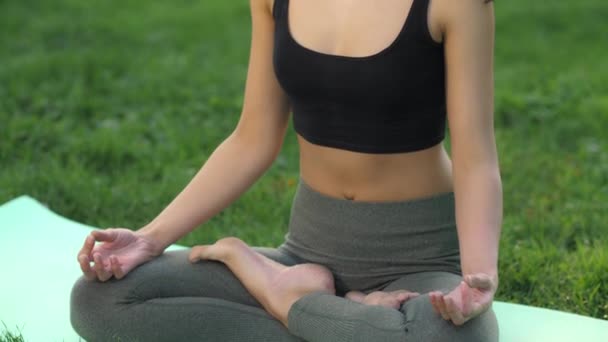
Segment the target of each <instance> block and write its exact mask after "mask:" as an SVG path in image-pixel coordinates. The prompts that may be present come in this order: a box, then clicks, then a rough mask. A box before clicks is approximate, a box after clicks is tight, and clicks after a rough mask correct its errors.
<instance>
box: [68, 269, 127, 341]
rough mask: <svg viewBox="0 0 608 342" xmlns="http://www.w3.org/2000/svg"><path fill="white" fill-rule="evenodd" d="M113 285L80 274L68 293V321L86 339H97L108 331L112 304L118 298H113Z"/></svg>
mask: <svg viewBox="0 0 608 342" xmlns="http://www.w3.org/2000/svg"><path fill="white" fill-rule="evenodd" d="M113 292H115V289H114V286H112V285H111V284H110V283H109V282H108V283H102V282H99V281H96V280H88V279H86V278H85V277H84V276H81V277H80V278H78V279H77V280H76V282H75V283H74V285H73V286H72V290H71V293H70V323H71V325H72V328H73V329H74V330H75V331H76V332H77V333H78V335H80V336H81V337H83V338H85V339H86V340H87V341H90V340H93V341H95V340H98V339H99V338H100V336H105V335H104V334H105V333H107V332H108V331H109V329H108V328H109V323H110V322H109V321H110V320H111V319H112V317H113V316H114V315H113V314H112V311H113V306H114V305H116V304H117V303H118V302H119V300H116V298H113V297H112V295H113Z"/></svg>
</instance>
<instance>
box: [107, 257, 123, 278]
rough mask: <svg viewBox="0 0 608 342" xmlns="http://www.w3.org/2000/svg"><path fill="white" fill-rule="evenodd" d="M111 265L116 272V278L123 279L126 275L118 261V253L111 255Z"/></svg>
mask: <svg viewBox="0 0 608 342" xmlns="http://www.w3.org/2000/svg"><path fill="white" fill-rule="evenodd" d="M110 266H111V268H112V273H114V277H115V278H116V279H122V278H123V277H124V276H125V274H124V272H123V270H122V267H121V265H120V262H119V261H118V257H116V255H110Z"/></svg>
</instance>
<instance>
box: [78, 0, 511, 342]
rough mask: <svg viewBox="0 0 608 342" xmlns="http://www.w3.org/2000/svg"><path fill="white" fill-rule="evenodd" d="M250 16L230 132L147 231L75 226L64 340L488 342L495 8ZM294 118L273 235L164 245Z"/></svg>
mask: <svg viewBox="0 0 608 342" xmlns="http://www.w3.org/2000/svg"><path fill="white" fill-rule="evenodd" d="M251 13H252V22H253V25H252V27H253V29H252V45H251V55H250V65H249V71H248V75H247V83H246V90H245V101H244V106H243V110H242V113H241V118H240V121H239V122H238V125H237V127H236V129H235V130H234V132H233V133H232V134H231V135H230V136H229V137H228V138H227V139H226V140H225V141H224V142H222V144H220V145H219V147H218V148H217V149H216V150H215V151H214V153H213V154H212V155H211V157H210V158H209V159H208V160H207V162H206V163H205V165H204V166H203V167H202V168H201V170H200V171H199V172H198V174H197V175H196V176H195V177H194V178H193V179H192V181H191V182H190V184H188V186H187V187H186V188H185V189H184V190H183V191H182V192H181V193H180V194H179V195H178V196H177V197H176V198H175V199H174V200H173V202H171V204H170V205H169V206H168V207H167V208H165V210H163V211H162V212H161V213H160V214H159V215H158V217H156V218H155V219H154V220H153V221H152V222H151V223H149V224H148V225H146V226H145V227H143V228H141V229H139V230H137V231H135V232H132V231H131V230H128V229H123V228H115V229H107V230H103V231H94V232H93V233H91V235H90V236H88V237H87V239H86V241H85V244H84V246H83V248H82V250H81V251H80V252H79V254H78V260H79V262H80V265H81V268H82V270H83V273H84V276H83V277H81V279H79V280H78V281H77V282H76V284H75V285H74V289H73V291H72V303H71V305H72V312H71V320H72V325H73V326H74V328H75V329H76V331H77V332H78V333H79V334H81V335H82V336H83V337H85V338H86V339H87V340H90V341H94V340H108V339H111V338H112V337H118V338H121V339H122V340H138V339H140V340H142V341H153V340H187V341H194V340H205V341H299V340H302V339H303V340H306V341H497V340H498V326H497V322H496V318H495V315H494V313H493V311H492V309H491V303H492V300H493V297H494V294H495V292H496V289H497V286H498V270H497V261H498V260H497V258H498V242H499V236H500V226H501V222H502V186H501V180H500V172H499V167H498V158H497V152H496V146H495V139H494V132H493V75H492V74H493V44H494V17H493V5H492V3H487V2H486V1H485V0H458V1H452V0H433V1H429V0H383V1H373V2H372V1H347V0H332V1H327V0H306V1H304V0H292V1H289V0H274V1H273V0H251ZM290 109H292V110H293V115H294V118H293V120H294V127H295V130H296V132H297V133H298V135H297V139H298V143H299V147H300V182H299V185H298V188H297V192H296V195H295V197H294V200H293V203H292V210H291V215H290V222H289V231H288V234H287V235H286V237H285V242H284V243H283V244H282V245H281V246H279V247H278V248H276V249H275V248H261V247H253V248H252V247H249V246H247V245H246V244H245V243H244V242H243V241H241V240H239V239H236V238H233V237H228V238H224V239H221V240H219V241H217V242H216V243H215V244H213V245H210V246H195V247H193V248H192V249H191V250H188V251H180V252H167V253H163V251H164V249H165V248H166V247H167V246H169V245H170V244H171V243H173V242H175V241H177V240H178V239H179V238H180V237H182V236H184V235H185V234H187V233H188V232H189V231H191V230H192V229H194V228H195V227H196V226H198V225H199V224H201V223H203V222H206V221H207V220H209V219H210V218H211V217H212V216H213V215H215V214H217V213H218V212H219V211H221V210H222V209H224V208H225V207H227V206H228V205H229V204H230V203H232V202H233V201H234V200H235V199H236V198H238V196H240V195H241V194H242V193H243V192H245V191H246V190H247V189H248V188H249V187H250V186H251V185H252V184H253V183H254V182H255V181H256V180H257V179H258V178H259V177H260V176H261V175H262V174H263V173H264V172H265V170H267V169H268V167H269V166H270V165H271V164H272V162H273V160H274V159H275V157H276V156H277V154H278V153H279V151H280V148H281V144H282V141H283V138H284V135H285V131H286V127H287V123H288V118H289V113H290V112H291V110H290ZM446 120H447V121H448V122H449V128H450V133H451V146H452V156H453V163H452V160H450V158H449V157H448V155H447V153H446V151H445V149H444V147H443V144H442V141H443V139H444V131H445V128H446V127H445V125H446ZM452 165H453V167H452ZM96 241H101V242H102V243H101V244H98V245H95V242H96ZM90 262H94V266H92V267H91V266H90ZM123 278H124V279H123Z"/></svg>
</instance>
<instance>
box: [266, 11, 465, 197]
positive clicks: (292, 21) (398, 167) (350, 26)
mask: <svg viewBox="0 0 608 342" xmlns="http://www.w3.org/2000/svg"><path fill="white" fill-rule="evenodd" d="M275 1H277V0H275ZM289 2H290V3H289V10H288V13H289V14H288V17H289V29H290V33H291V35H292V36H293V38H294V39H295V40H296V41H297V42H298V43H299V44H300V45H301V46H303V47H306V48H308V49H310V50H313V51H317V52H321V53H324V54H330V55H339V56H355V57H362V56H370V55H374V54H375V53H377V52H379V51H382V50H383V49H384V48H386V47H387V46H389V45H390V44H391V43H392V42H393V41H394V40H395V38H396V36H397V35H398V33H399V31H400V29H401V27H402V26H403V24H404V21H405V19H406V17H407V15H408V12H409V10H410V9H411V6H412V3H413V1H412V0H383V1H374V2H371V1H352V0H351V1H349V0H332V1H327V0H291V1H289ZM428 23H429V24H428V26H429V33H430V34H431V37H432V38H433V39H434V40H435V41H440V40H441V38H440V36H441V35H440V33H439V32H440V31H439V28H438V25H437V23H436V21H435V20H434V17H433V7H432V6H430V8H429V16H428ZM373 114H374V113H370V115H373ZM298 144H299V148H300V175H301V177H302V178H303V180H304V181H305V182H306V183H307V184H308V185H310V186H311V187H312V188H314V189H315V190H317V191H318V192H320V193H323V194H326V195H328V196H332V197H336V198H345V199H350V200H355V201H398V200H407V199H413V198H419V197H425V196H429V195H433V194H437V193H445V192H450V191H453V182H452V164H451V160H450V158H449V156H448V154H447V152H446V150H445V148H444V147H443V144H442V143H439V144H436V145H434V146H432V147H429V148H425V149H422V150H417V151H413V152H403V153H388V154H376V153H361V152H354V151H349V150H345V149H340V148H333V147H328V146H322V145H317V144H313V143H311V142H309V141H307V140H306V139H305V138H303V137H302V136H301V135H299V134H298Z"/></svg>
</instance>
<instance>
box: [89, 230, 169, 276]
mask: <svg viewBox="0 0 608 342" xmlns="http://www.w3.org/2000/svg"><path fill="white" fill-rule="evenodd" d="M97 241H99V242H101V243H100V244H95V242H97ZM162 253H163V250H162V249H161V248H160V247H159V244H158V243H157V242H156V241H154V240H153V239H152V238H150V237H147V236H144V235H143V234H141V233H139V232H134V231H132V230H130V229H125V228H108V229H105V230H94V231H92V232H91V233H90V234H89V235H88V236H87V237H86V239H85V242H84V246H82V249H81V250H80V252H78V263H79V264H80V268H81V269H82V272H83V273H84V275H85V276H86V277H87V279H89V280H93V279H98V280H99V281H102V282H104V281H106V280H108V279H110V278H111V277H112V276H114V277H115V278H116V279H121V278H123V277H124V276H125V275H126V274H127V273H129V271H131V270H132V269H134V268H135V267H137V266H139V265H141V264H143V263H145V262H148V261H150V260H152V259H154V258H155V257H157V256H159V255H161V254H162ZM91 262H94V265H93V266H91V264H90V263H91Z"/></svg>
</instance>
